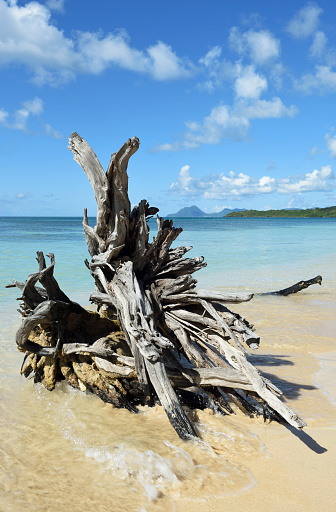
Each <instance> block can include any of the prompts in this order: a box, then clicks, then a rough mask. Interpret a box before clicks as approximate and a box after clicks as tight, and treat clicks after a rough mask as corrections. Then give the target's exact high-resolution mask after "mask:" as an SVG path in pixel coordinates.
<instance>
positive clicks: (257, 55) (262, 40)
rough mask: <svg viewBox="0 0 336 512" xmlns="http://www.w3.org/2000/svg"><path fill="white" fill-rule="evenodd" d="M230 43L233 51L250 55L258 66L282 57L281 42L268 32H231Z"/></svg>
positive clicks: (236, 29)
mask: <svg viewBox="0 0 336 512" xmlns="http://www.w3.org/2000/svg"><path fill="white" fill-rule="evenodd" d="M229 43H230V46H231V48H232V49H233V50H235V51H236V52H238V53H239V54H241V55H248V56H249V57H250V58H251V59H252V61H253V62H255V63H256V64H259V65H261V64H267V63H269V62H270V61H272V60H274V59H276V58H278V57H279V55H280V41H279V40H278V39H276V37H274V35H273V34H272V33H271V32H270V31H268V30H253V29H251V30H248V31H247V32H243V33H241V32H240V31H239V29H238V28H237V27H232V29H231V30H230V36H229Z"/></svg>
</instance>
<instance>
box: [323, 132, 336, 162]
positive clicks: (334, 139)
mask: <svg viewBox="0 0 336 512" xmlns="http://www.w3.org/2000/svg"><path fill="white" fill-rule="evenodd" d="M325 139H326V143H327V148H328V150H329V151H330V156H331V157H332V158H336V135H334V136H332V135H331V134H330V133H327V135H326V136H325Z"/></svg>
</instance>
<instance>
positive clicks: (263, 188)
mask: <svg viewBox="0 0 336 512" xmlns="http://www.w3.org/2000/svg"><path fill="white" fill-rule="evenodd" d="M189 171H190V167H189V166H188V165H186V166H184V167H182V168H181V170H180V173H179V175H178V177H177V180H176V181H175V182H173V183H172V185H171V187H170V193H171V194H174V195H182V196H189V197H198V198H203V199H217V200H218V199H226V198H228V197H231V198H236V199H240V198H242V197H244V196H255V195H263V194H270V193H272V192H277V193H279V194H293V193H302V192H313V191H315V192H316V191H330V190H333V189H335V188H336V179H335V175H334V174H333V172H332V168H331V166H330V165H326V166H324V167H322V168H321V170H320V171H318V170H317V169H315V170H314V171H312V172H311V173H307V174H305V176H303V177H295V176H289V177H287V178H283V179H276V178H273V177H271V176H262V177H261V178H259V179H257V178H253V177H251V176H248V175H247V174H244V173H242V172H240V173H238V174H236V173H235V172H233V171H230V172H229V173H228V174H227V175H224V174H223V173H221V174H218V173H212V174H210V175H208V176H204V177H200V178H196V177H194V176H192V175H191V174H190V172H189Z"/></svg>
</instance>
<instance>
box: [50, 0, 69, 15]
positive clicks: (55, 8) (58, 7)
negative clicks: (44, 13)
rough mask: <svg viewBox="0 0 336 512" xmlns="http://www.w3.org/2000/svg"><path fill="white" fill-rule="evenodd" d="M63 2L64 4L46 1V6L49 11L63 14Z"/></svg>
mask: <svg viewBox="0 0 336 512" xmlns="http://www.w3.org/2000/svg"><path fill="white" fill-rule="evenodd" d="M64 2H65V0H47V2H46V6H47V7H48V8H49V9H50V10H51V11H59V12H63V11H64Z"/></svg>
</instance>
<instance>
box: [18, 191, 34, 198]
mask: <svg viewBox="0 0 336 512" xmlns="http://www.w3.org/2000/svg"><path fill="white" fill-rule="evenodd" d="M31 197H33V196H32V194H31V193H30V192H20V193H19V194H16V196H15V198H16V199H30V198H31Z"/></svg>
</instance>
